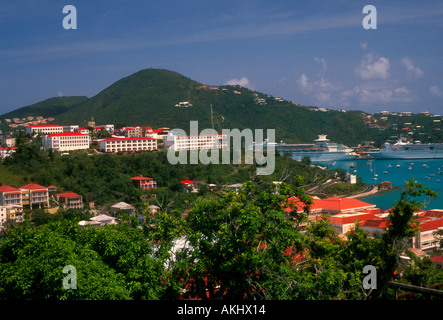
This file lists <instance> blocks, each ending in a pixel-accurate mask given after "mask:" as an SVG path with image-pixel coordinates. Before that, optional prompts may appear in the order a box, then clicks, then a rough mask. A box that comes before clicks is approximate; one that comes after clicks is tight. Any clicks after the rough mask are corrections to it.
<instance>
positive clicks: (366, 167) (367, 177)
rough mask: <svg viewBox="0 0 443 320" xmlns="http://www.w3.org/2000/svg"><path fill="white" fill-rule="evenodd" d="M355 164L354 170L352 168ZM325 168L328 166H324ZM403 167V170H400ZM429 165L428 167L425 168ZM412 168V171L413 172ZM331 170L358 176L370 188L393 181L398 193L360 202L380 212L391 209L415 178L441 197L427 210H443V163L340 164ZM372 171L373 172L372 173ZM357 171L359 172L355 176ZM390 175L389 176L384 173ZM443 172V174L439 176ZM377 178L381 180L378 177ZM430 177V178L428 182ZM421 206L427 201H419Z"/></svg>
mask: <svg viewBox="0 0 443 320" xmlns="http://www.w3.org/2000/svg"><path fill="white" fill-rule="evenodd" d="M351 164H354V167H353V168H352V167H351ZM323 165H324V164H323ZM397 165H399V167H397ZM423 165H425V167H424V166H423ZM409 167H410V168H411V169H409ZM329 168H331V169H334V168H341V169H344V170H345V171H346V172H350V173H354V174H356V175H357V177H359V178H362V180H363V182H365V183H368V184H373V183H378V182H382V181H390V182H391V183H392V186H393V187H399V188H400V189H394V190H392V191H388V192H384V193H381V194H376V195H372V196H368V197H363V198H359V199H360V200H362V201H365V202H368V203H372V204H375V205H376V206H377V208H381V209H383V210H386V209H389V208H390V207H392V206H393V205H395V203H396V201H397V200H398V199H400V194H401V192H402V191H403V190H404V189H405V181H409V179H410V178H411V177H413V178H414V180H415V181H417V182H420V183H422V184H423V185H424V186H427V187H429V188H430V189H431V190H433V191H435V192H437V193H438V194H439V198H438V199H435V200H432V201H430V202H429V203H427V204H426V205H425V206H424V207H423V208H424V209H443V194H442V189H443V159H421V160H417V159H414V160H368V159H364V160H363V159H361V160H353V161H336V162H335V164H333V165H332V164H329ZM370 169H372V172H371V170H370ZM354 170H356V171H355V172H354ZM384 172H386V173H384ZM439 172H442V174H439ZM375 174H377V175H378V176H377V177H376V178H377V180H374V175H375ZM426 177H427V178H426ZM417 200H420V201H421V202H424V201H426V200H427V199H425V198H422V199H417Z"/></svg>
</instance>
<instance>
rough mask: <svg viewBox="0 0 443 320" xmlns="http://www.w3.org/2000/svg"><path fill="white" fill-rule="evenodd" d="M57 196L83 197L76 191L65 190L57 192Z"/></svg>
mask: <svg viewBox="0 0 443 320" xmlns="http://www.w3.org/2000/svg"><path fill="white" fill-rule="evenodd" d="M56 196H59V197H62V198H79V197H81V196H80V195H79V194H77V193H75V192H72V191H70V192H63V193H57V194H56Z"/></svg>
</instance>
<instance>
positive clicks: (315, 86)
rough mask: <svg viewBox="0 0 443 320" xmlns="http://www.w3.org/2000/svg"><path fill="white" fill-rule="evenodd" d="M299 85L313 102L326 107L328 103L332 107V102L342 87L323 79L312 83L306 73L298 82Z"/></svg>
mask: <svg viewBox="0 0 443 320" xmlns="http://www.w3.org/2000/svg"><path fill="white" fill-rule="evenodd" d="M297 84H298V87H299V88H300V90H301V91H302V92H303V93H304V94H306V95H310V96H311V97H312V99H313V102H314V103H316V104H320V105H324V104H326V103H328V104H329V105H331V103H332V101H331V100H332V99H333V98H334V96H335V94H336V92H339V91H340V90H341V86H340V85H339V84H334V83H333V82H331V81H329V80H327V79H325V78H323V77H320V79H317V80H313V81H310V80H309V78H308V76H306V74H304V73H302V74H301V76H300V78H299V79H298V80H297Z"/></svg>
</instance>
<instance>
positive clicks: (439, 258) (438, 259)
mask: <svg viewBox="0 0 443 320" xmlns="http://www.w3.org/2000/svg"><path fill="white" fill-rule="evenodd" d="M429 259H431V260H432V261H434V262H435V263H443V254H440V255H438V256H433V257H430V258H429Z"/></svg>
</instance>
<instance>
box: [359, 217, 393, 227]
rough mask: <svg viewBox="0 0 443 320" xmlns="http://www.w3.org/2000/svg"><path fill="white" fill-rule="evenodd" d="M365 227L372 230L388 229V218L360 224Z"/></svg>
mask: <svg viewBox="0 0 443 320" xmlns="http://www.w3.org/2000/svg"><path fill="white" fill-rule="evenodd" d="M361 225H362V226H365V227H373V228H383V229H386V228H388V227H389V219H388V218H378V219H372V220H367V221H365V222H363V223H362V224H361Z"/></svg>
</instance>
